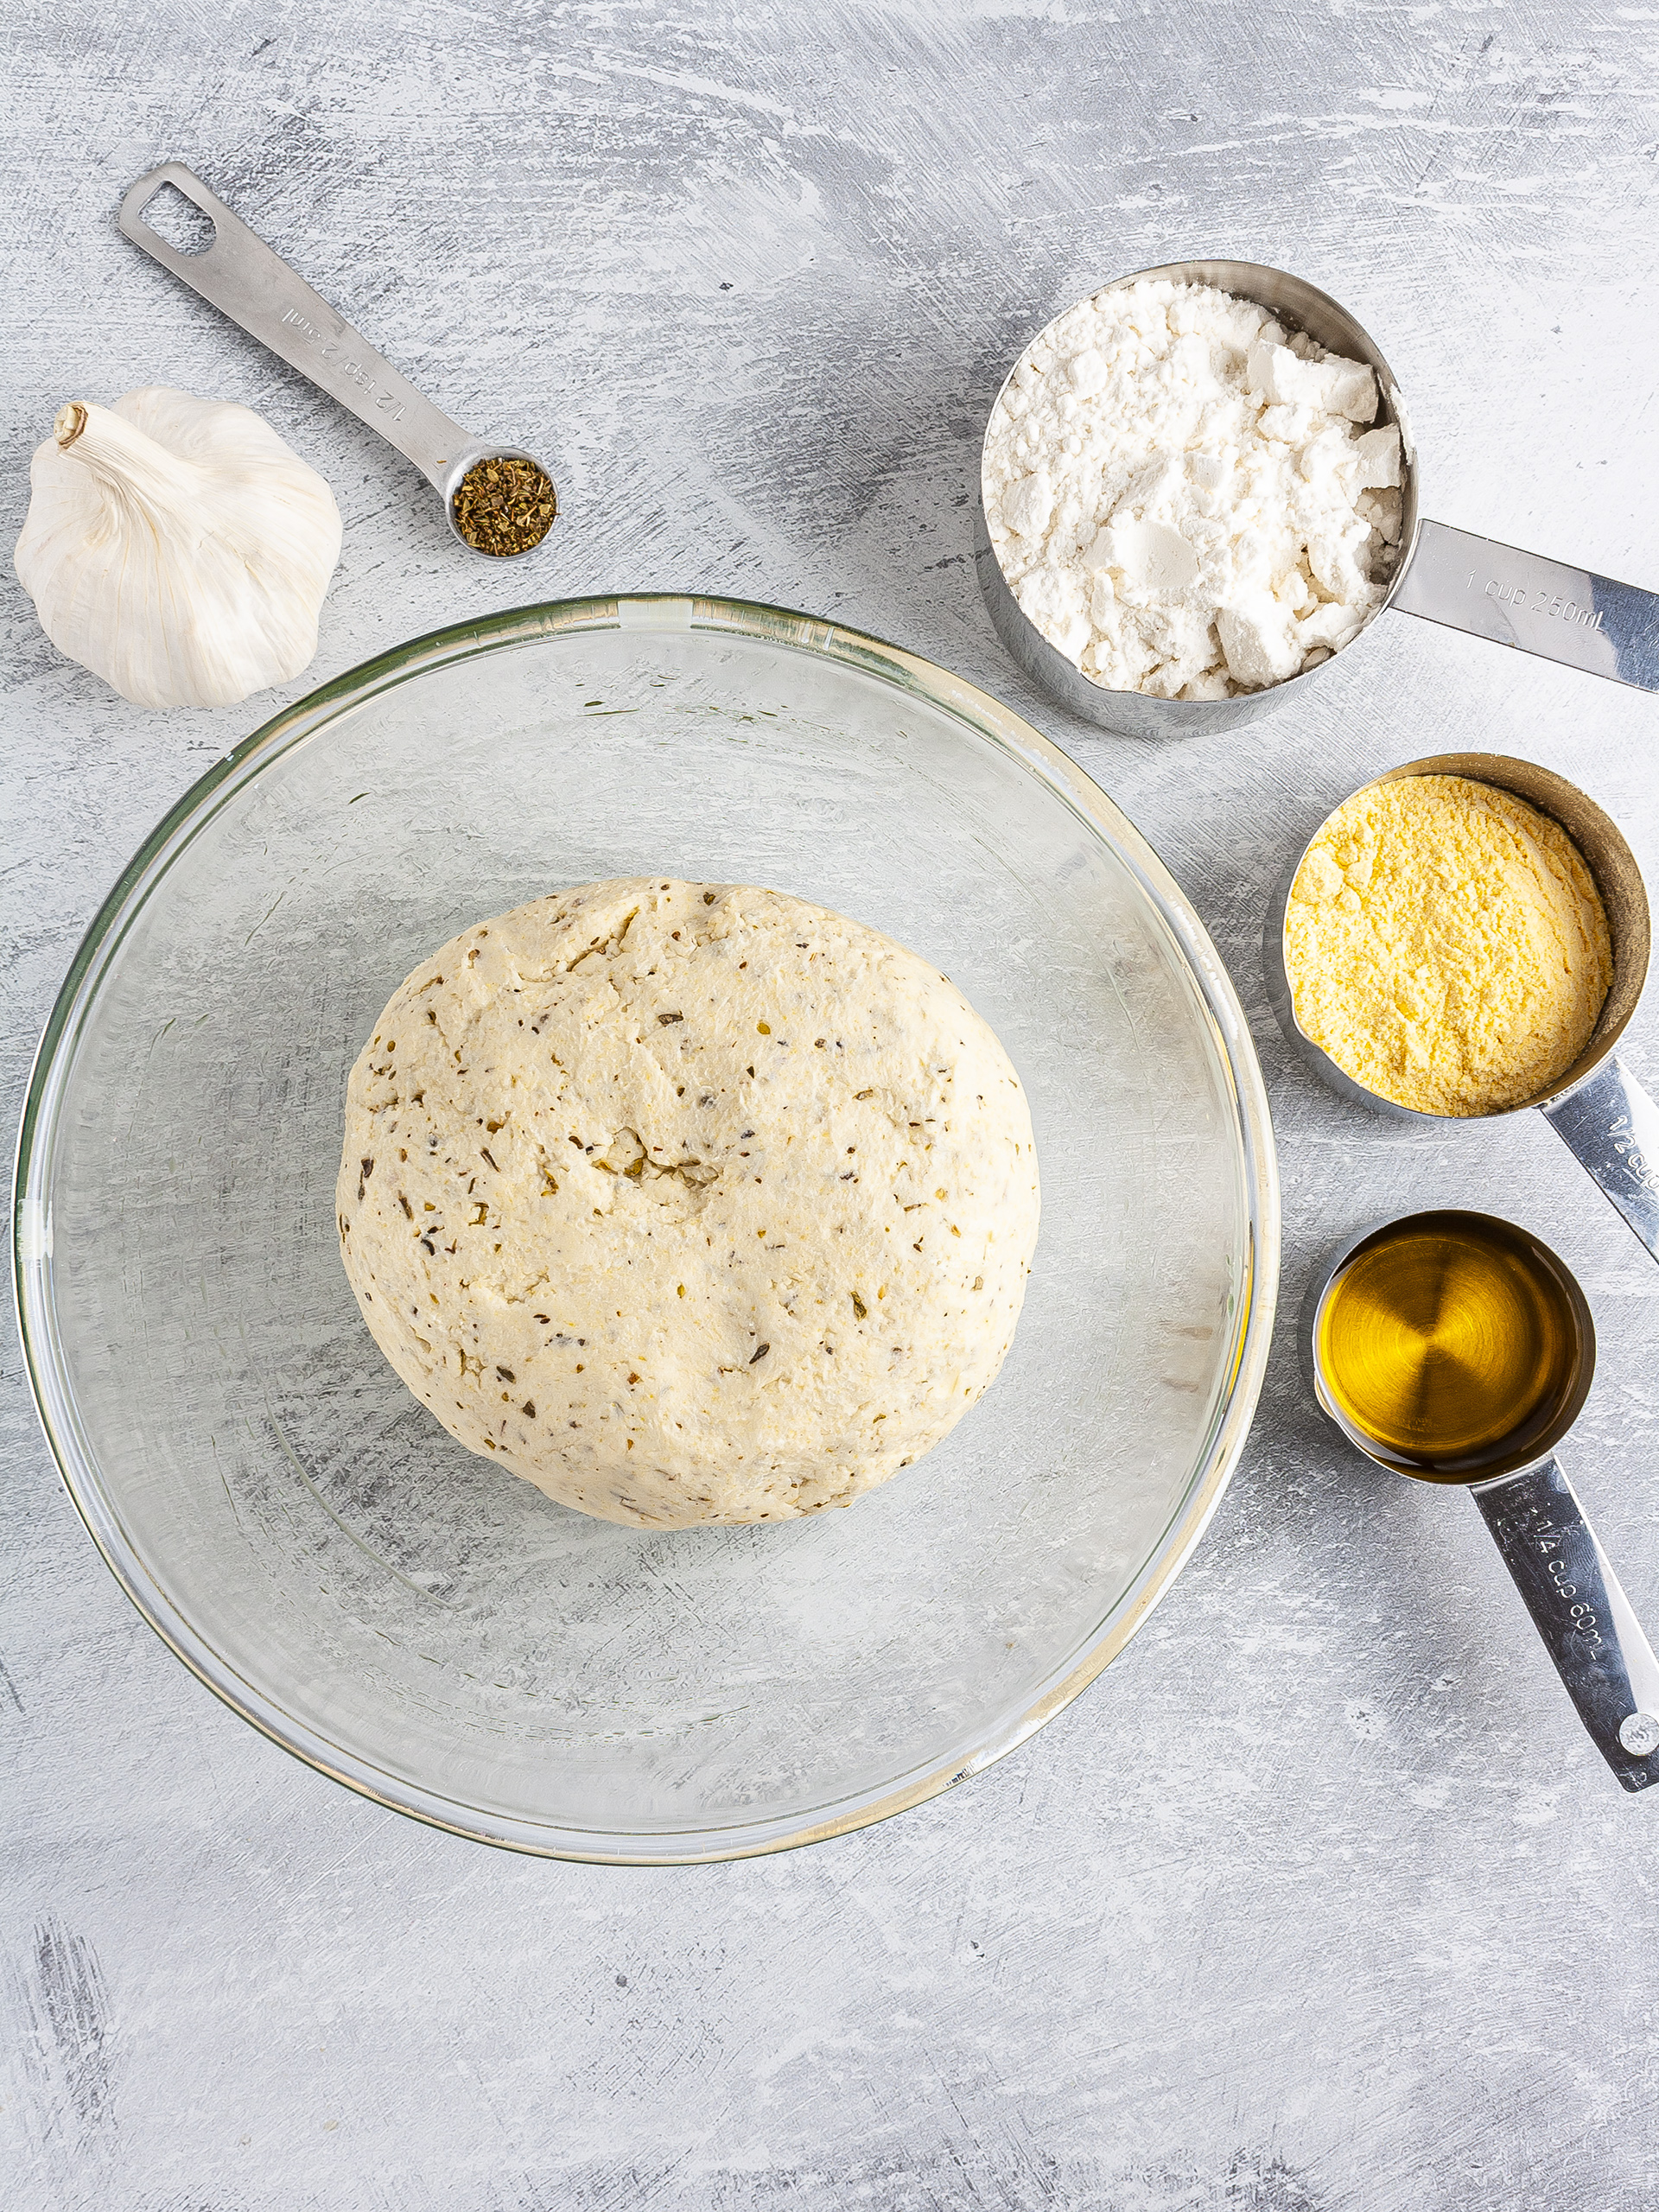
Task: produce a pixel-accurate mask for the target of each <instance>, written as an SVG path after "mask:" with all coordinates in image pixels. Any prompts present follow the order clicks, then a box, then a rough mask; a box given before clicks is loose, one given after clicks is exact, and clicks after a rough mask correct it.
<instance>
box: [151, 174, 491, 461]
mask: <svg viewBox="0 0 1659 2212" xmlns="http://www.w3.org/2000/svg"><path fill="white" fill-rule="evenodd" d="M164 184H170V185H172V186H174V187H175V188H176V189H177V190H178V191H180V192H181V193H182V194H184V196H185V198H186V199H187V200H189V201H190V202H191V203H192V205H193V206H194V207H198V208H200V211H201V213H203V214H204V215H206V216H207V219H208V220H209V221H210V222H211V223H212V224H213V242H212V244H211V245H207V246H204V247H203V248H202V249H201V251H200V252H198V253H181V252H179V251H178V250H177V249H176V248H175V247H174V246H170V245H168V243H167V240H166V239H165V238H162V236H161V234H160V232H157V231H155V230H153V229H152V228H151V227H150V226H149V224H148V223H146V222H145V221H144V220H143V210H144V208H145V207H147V206H148V204H149V201H150V200H153V199H154V198H155V196H156V193H157V192H158V191H159V190H160V189H161V188H162V185H164ZM120 221H121V228H122V230H123V232H124V233H125V235H126V236H127V237H128V238H130V239H131V240H132V242H133V244H134V245H140V246H142V247H143V250H144V251H145V252H146V253H148V254H149V255H151V256H152V257H153V258H154V259H156V260H157V261H159V262H160V263H161V264H162V268H163V269H170V270H172V272H173V274H174V275H175V277H181V278H182V279H183V280H184V282H185V283H187V284H188V285H189V287H190V289H192V291H195V292H200V295H201V296H202V298H203V299H204V300H207V301H210V302H212V304H213V306H214V307H216V308H218V309H219V313H220V314H221V315H228V316H229V317H230V319H231V321H232V322H234V323H237V324H238V325H239V326H240V327H241V328H242V329H244V330H245V331H246V332H247V334H248V335H249V336H250V337H251V338H257V340H259V343H260V344H261V345H262V346H269V347H270V350H271V352H272V353H275V354H277V355H278V356H279V357H280V359H283V360H284V361H286V362H287V363H288V365H289V367H290V368H293V369H297V370H298V371H299V372H300V374H301V375H302V376H303V377H308V378H310V380H311V382H312V383H313V384H314V385H316V386H317V388H318V389H319V391H326V392H327V395H328V397H330V399H337V400H338V401H339V402H340V405H341V406H342V407H349V408H350V409H351V410H352V412H353V415H355V416H358V417H359V419H360V420H361V421H363V422H365V423H367V424H368V426H369V428H370V429H372V430H378V432H379V433H380V435H381V436H382V437H383V438H384V439H385V441H386V442H387V444H388V445H390V446H392V447H395V448H396V449H397V452H399V453H400V454H403V456H404V459H405V460H406V461H413V462H414V464H415V466H416V468H418V469H420V470H421V471H422V472H423V474H425V475H426V476H428V477H429V478H430V479H431V480H432V482H433V483H434V484H435V485H437V486H439V487H440V488H442V485H443V481H444V478H445V475H446V474H447V472H448V467H449V465H450V463H451V462H452V461H454V460H455V459H456V458H457V457H458V456H459V455H460V454H462V453H465V452H467V451H468V450H469V449H470V448H472V447H473V446H474V443H475V441H474V439H473V438H471V437H469V436H468V435H467V432H466V431H465V430H463V429H461V426H460V424H459V423H452V422H451V421H450V420H449V417H448V416H447V415H444V414H441V413H440V412H439V410H437V409H436V408H435V406H434V405H433V404H432V403H431V401H430V400H429V399H427V398H425V397H423V395H422V394H421V393H420V392H418V391H416V389H415V387H414V385H412V384H410V381H409V379H408V378H407V377H405V376H403V375H401V374H400V373H399V372H398V371H397V370H396V369H394V368H393V367H392V365H391V362H390V361H387V360H385V359H382V357H381V356H380V355H379V354H378V353H376V352H375V350H374V348H373V346H370V345H368V344H367V343H366V342H365V340H363V339H362V338H360V337H359V335H358V334H357V332H356V331H354V330H353V328H352V326H351V325H350V323H348V322H347V321H346V319H345V317H344V316H343V315H336V314H335V312H334V309H333V308H331V307H330V306H329V304H328V302H327V300H325V299H323V298H322V297H321V296H320V295H319V294H318V293H316V292H314V291H313V290H312V289H311V287H310V286H309V285H308V283H306V282H305V280H304V278H303V277H298V276H296V274H295V272H294V271H293V270H291V269H290V268H289V265H288V264H287V263H286V262H285V261H284V260H283V257H282V256H281V255H280V254H278V253H273V252H272V251H271V250H270V247H269V246H268V245H266V244H265V242H264V239H263V238H259V237H257V236H256V234H255V233H254V232H252V231H251V230H250V229H249V228H248V226H247V225H246V224H245V222H243V221H242V219H241V218H240V217H239V216H237V215H233V214H232V213H231V211H230V209H229V208H228V207H226V205H225V202H224V201H223V200H218V199H215V198H214V196H213V194H212V193H211V192H209V191H208V189H207V186H206V185H205V184H204V183H203V182H202V181H201V179H200V177H199V176H198V175H196V174H195V172H194V169H188V168H186V167H185V166H184V163H183V162H162V165H161V167H160V168H156V169H151V170H150V172H149V175H148V176H141V177H140V178H139V180H138V181H137V184H135V185H134V186H133V187H132V188H131V189H130V191H129V192H128V194H127V195H126V197H125V198H124V200H122V202H121V217H120Z"/></svg>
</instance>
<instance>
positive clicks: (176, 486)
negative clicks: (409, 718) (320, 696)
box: [13, 385, 340, 707]
mask: <svg viewBox="0 0 1659 2212" xmlns="http://www.w3.org/2000/svg"><path fill="white" fill-rule="evenodd" d="M53 431H54V435H52V436H51V437H50V438H48V440H47V442H46V443H45V444H44V445H42V446H41V447H40V448H37V450H36V452H35V459H34V462H33V464H32V466H31V467H30V470H29V481H30V485H31V487H32V495H31V497H30V499H29V515H28V518H27V519H26V520H25V522H24V524H23V530H22V537H19V539H18V540H17V549H16V553H15V554H14V556H13V560H14V563H15V565H16V570H17V574H18V575H19V577H20V578H21V579H22V585H23V588H24V590H25V591H27V592H28V593H29V596H30V598H32V599H33V601H35V612H36V613H37V614H38V615H39V616H40V619H41V628H42V629H43V630H44V631H45V632H46V634H47V636H48V638H50V639H51V640H52V642H53V644H54V645H55V646H56V647H57V648H58V650H59V652H62V653H67V655H68V656H69V658H70V659H71V660H77V661H79V662H80V664H82V666H83V667H86V668H90V669H92V671H94V672H95V673H96V674H98V675H99V676H101V677H104V678H105V682H107V683H112V684H113V685H114V686H115V688H116V690H118V692H120V694H121V696H122V697H123V698H124V699H130V700H132V701H133V702H134V703H135V704H136V705H137V706H140V707H230V706H234V705H235V703H236V702H237V701H238V699H245V698H246V697H247V696H248V694H249V693H250V692H251V691H259V690H264V689H265V688H266V687H267V686H268V685H270V684H272V683H285V682H286V681H287V680H288V678H289V677H291V676H297V675H298V674H299V673H300V671H301V670H302V668H304V667H305V666H306V664H308V662H309V660H310V659H311V658H312V656H313V655H314V654H315V652H316V650H317V614H318V611H319V610H320V608H321V606H322V600H323V594H324V593H325V592H326V591H327V588H328V579H329V577H330V576H331V575H333V574H334V563H335V562H336V561H337V560H338V559H339V557H340V510H339V508H338V507H336V506H335V505H334V493H332V492H331V491H330V490H329V489H328V486H327V484H325V483H324V481H323V480H322V478H321V476H319V475H318V474H317V473H316V471H315V469H314V468H308V467H306V465H305V463H304V462H303V461H302V460H301V459H300V458H299V456H298V454H295V453H293V452H291V451H290V450H289V448H288V447H287V446H285V445H284V444H283V441H282V440H281V439H280V438H279V437H278V436H277V433H276V432H275V430H273V429H271V428H270V424H269V423H264V422H262V421H261V419H260V417H259V416H257V415H256V414H255V413H254V412H253V410H252V409H251V408H248V407H237V406H232V405H229V404H221V403H219V402H218V401H214V400H207V399H193V398H192V397H191V396H190V394H189V393H188V392H187V391H168V389H167V387H166V386H165V385H149V386H147V387H146V388H145V389H144V390H143V391H130V392H128V393H126V394H125V395H124V397H122V398H120V399H118V400H117V401H116V403H115V404H114V406H113V407H97V406H93V405H91V404H88V403H86V402H85V401H82V400H71V401H70V403H69V404H68V405H67V407H64V408H62V409H60V411H59V414H58V417H57V421H56V422H55V423H54V425H53Z"/></svg>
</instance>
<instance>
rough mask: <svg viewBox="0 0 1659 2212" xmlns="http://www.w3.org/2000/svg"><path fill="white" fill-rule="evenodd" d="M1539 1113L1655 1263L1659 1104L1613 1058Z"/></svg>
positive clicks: (1658, 1239)
mask: <svg viewBox="0 0 1659 2212" xmlns="http://www.w3.org/2000/svg"><path fill="white" fill-rule="evenodd" d="M1540 1111H1541V1113H1542V1115H1543V1117H1544V1119H1545V1120H1546V1121H1547V1122H1548V1123H1549V1125H1550V1127H1551V1128H1553V1129H1554V1132H1555V1134H1556V1135H1557V1136H1558V1137H1560V1140H1561V1141H1562V1143H1563V1144H1564V1145H1566V1147H1567V1150H1568V1151H1569V1152H1570V1153H1571V1154H1573V1158H1574V1159H1575V1160H1577V1161H1578V1163H1579V1165H1580V1167H1582V1168H1584V1169H1585V1170H1586V1172H1587V1173H1589V1174H1591V1175H1592V1176H1593V1177H1594V1178H1595V1180H1596V1182H1597V1183H1598V1184H1599V1185H1600V1188H1601V1192H1602V1196H1603V1197H1604V1198H1607V1199H1609V1200H1610V1201H1611V1204H1612V1205H1616V1206H1617V1207H1618V1210H1619V1211H1620V1213H1622V1214H1623V1215H1624V1218H1625V1220H1626V1221H1627V1222H1628V1223H1629V1224H1630V1227H1631V1228H1632V1229H1633V1230H1635V1232H1636V1234H1637V1236H1639V1237H1640V1238H1641V1240H1642V1242H1643V1243H1644V1244H1645V1245H1646V1246H1647V1248H1648V1249H1649V1252H1651V1253H1652V1254H1653V1255H1654V1257H1655V1259H1656V1260H1659V1105H1656V1104H1655V1103H1654V1101H1653V1100H1652V1099H1651V1098H1649V1096H1648V1094H1647V1092H1646V1091H1645V1090H1643V1088H1642V1086H1641V1084H1639V1083H1638V1082H1637V1080H1636V1078H1635V1077H1634V1076H1632V1075H1631V1073H1630V1070H1629V1069H1628V1068H1627V1067H1626V1066H1625V1065H1624V1062H1623V1061H1622V1060H1621V1059H1620V1058H1618V1054H1617V1053H1614V1054H1613V1055H1612V1057H1611V1058H1609V1059H1606V1060H1604V1061H1603V1062H1602V1064H1601V1065H1600V1066H1599V1068H1598V1069H1597V1070H1596V1072H1595V1073H1594V1075H1592V1077H1590V1079H1589V1081H1588V1082H1587V1083H1581V1084H1579V1086H1578V1088H1577V1089H1576V1090H1569V1091H1567V1093H1566V1095H1565V1096H1563V1097H1560V1098H1555V1099H1552V1100H1551V1101H1550V1103H1549V1104H1548V1106H1545V1107H1541V1109H1540Z"/></svg>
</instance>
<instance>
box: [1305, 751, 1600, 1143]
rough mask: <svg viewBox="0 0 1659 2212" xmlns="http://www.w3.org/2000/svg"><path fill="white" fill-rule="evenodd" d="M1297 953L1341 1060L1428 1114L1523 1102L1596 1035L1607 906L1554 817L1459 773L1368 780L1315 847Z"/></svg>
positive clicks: (1320, 1040) (1313, 1026)
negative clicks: (1367, 783)
mask: <svg viewBox="0 0 1659 2212" xmlns="http://www.w3.org/2000/svg"><path fill="white" fill-rule="evenodd" d="M1285 965H1286V968H1287V970H1288V972H1289V976H1290V988H1291V996H1292V1001H1293V1003H1294V1007H1295V1011H1296V1020H1297V1022H1298V1023H1299V1025H1300V1027H1301V1029H1302V1031H1303V1033H1304V1034H1305V1035H1306V1036H1308V1037H1311V1038H1312V1039H1313V1042H1314V1043H1315V1044H1316V1045H1318V1046H1319V1047H1320V1048H1321V1049H1322V1050H1323V1051H1324V1052H1328V1053H1329V1054H1330V1056H1331V1058H1332V1059H1333V1060H1334V1061H1335V1062H1336V1064H1337V1065H1338V1067H1339V1068H1341V1069H1342V1070H1343V1071H1344V1073H1345V1074H1347V1075H1350V1076H1351V1077H1353V1079H1354V1081H1355V1082H1356V1083H1358V1084H1363V1085H1364V1087H1365V1089H1366V1090H1373V1091H1376V1092H1379V1093H1380V1094H1381V1095H1382V1096H1383V1097H1384V1098H1391V1099H1393V1100H1395V1103H1397V1104H1399V1105H1402V1106H1411V1107H1414V1108H1415V1109H1417V1111H1418V1112H1419V1113H1423V1114H1493V1113H1499V1112H1501V1111H1503V1109H1504V1108H1506V1107H1510V1106H1523V1105H1525V1104H1526V1103H1527V1102H1528V1100H1529V1099H1531V1098H1535V1097H1536V1096H1537V1095H1538V1093H1539V1092H1540V1091H1541V1090H1546V1089H1548V1086H1549V1084H1552V1083H1553V1082H1554V1080H1555V1078H1556V1077H1558V1076H1560V1075H1561V1074H1562V1073H1564V1072H1565V1071H1566V1070H1567V1069H1568V1068H1570V1067H1571V1066H1572V1065H1573V1061H1574V1060H1576V1059H1577V1058H1578V1057H1579V1054H1580V1052H1582V1051H1583V1050H1584V1047H1585V1046H1586V1044H1587V1043H1588V1042H1589V1039H1590V1035H1591V1032H1592V1030H1593V1029H1594V1028H1595V1026H1596V1020H1597V1017H1598V1015H1599V1014H1600V1012H1601V1007H1602V1001H1604V1000H1605V997H1606V995H1607V993H1608V989H1609V988H1610V986H1611V982H1612V980H1613V953H1612V944H1611V939H1610V938H1609V937H1608V933H1607V916H1606V912H1605V909H1604V908H1603V906H1602V903H1601V898H1600V894H1599V893H1598V891H1597V889H1596V886H1595V880H1594V878H1593V877H1592V874H1591V873H1590V870H1589V868H1587V867H1586V865H1585V861H1584V856H1583V855H1582V854H1581V853H1580V851H1579V849H1578V847H1577V846H1576V845H1575V844H1574V843H1573V841H1572V839H1571V838H1570V837H1569V836H1567V832H1566V831H1565V830H1564V829H1562V828H1561V827H1560V823H1555V822H1552V821H1551V820H1550V819H1549V817H1548V816H1547V815H1543V814H1540V813H1539V812H1538V810H1537V809H1536V808H1535V807H1531V806H1529V805H1528V804H1526V802H1525V801H1524V800H1523V799H1519V798H1516V797H1515V795H1514V794H1513V793H1512V792H1510V791H1499V790H1497V788H1496V787H1495V786H1494V785H1491V784H1478V783H1472V782H1471V781H1470V780H1469V779H1467V778H1466V777H1464V776H1408V777H1402V779H1400V780H1399V781H1398V782H1395V783H1386V784H1371V785H1367V787H1366V788H1365V790H1363V791H1356V793H1355V794H1354V796H1353V798H1351V799H1350V800H1348V802H1347V803H1346V804H1345V805H1343V806H1339V807H1338V809H1337V811H1336V812H1335V813H1334V814H1333V815H1332V817H1331V818H1330V820H1329V821H1328V822H1327V823H1325V827H1324V828H1323V829H1321V830H1320V832H1319V836H1317V837H1316V838H1315V839H1314V840H1313V843H1312V844H1311V845H1310V846H1309V847H1308V849H1307V851H1306V854H1305V855H1304V856H1303V859H1302V864H1301V866H1300V868H1298V869H1297V871H1296V880H1295V881H1294V884H1293V885H1292V886H1291V893H1290V903H1289V907H1288V910H1287V913H1286V917H1285Z"/></svg>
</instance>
